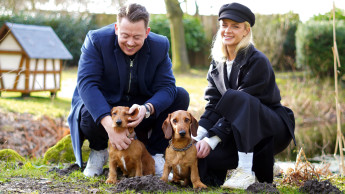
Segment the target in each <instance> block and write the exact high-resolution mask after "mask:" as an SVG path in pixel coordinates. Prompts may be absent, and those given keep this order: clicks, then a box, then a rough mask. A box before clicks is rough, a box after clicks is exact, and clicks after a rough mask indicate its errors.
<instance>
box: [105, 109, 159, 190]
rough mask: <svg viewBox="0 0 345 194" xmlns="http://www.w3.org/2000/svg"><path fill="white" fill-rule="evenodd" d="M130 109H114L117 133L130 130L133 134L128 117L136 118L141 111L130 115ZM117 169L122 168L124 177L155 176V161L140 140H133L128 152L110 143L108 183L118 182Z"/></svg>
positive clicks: (112, 112) (113, 116)
mask: <svg viewBox="0 0 345 194" xmlns="http://www.w3.org/2000/svg"><path fill="white" fill-rule="evenodd" d="M128 111H129V107H124V106H117V107H114V108H112V110H111V117H112V120H113V127H114V130H115V131H123V130H126V129H128V131H129V133H133V131H134V129H133V128H128V127H127V123H128V117H130V116H132V117H135V116H136V115H137V114H138V113H139V111H138V109H137V110H135V111H134V113H133V114H129V112H128ZM117 167H120V168H121V170H122V172H123V175H125V176H128V177H134V176H143V175H150V174H152V175H155V161H154V160H153V158H152V156H151V154H150V153H149V152H148V151H147V149H146V147H145V145H144V144H143V143H142V142H140V141H139V140H132V143H131V144H130V145H129V147H128V148H127V149H126V150H118V149H116V148H115V147H114V146H112V145H110V143H109V176H108V179H107V181H106V183H113V184H115V183H116V182H117V172H116V170H117Z"/></svg>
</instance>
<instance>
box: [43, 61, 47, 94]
mask: <svg viewBox="0 0 345 194" xmlns="http://www.w3.org/2000/svg"><path fill="white" fill-rule="evenodd" d="M43 70H44V74H43V89H46V88H47V87H46V81H47V59H44V65H43Z"/></svg>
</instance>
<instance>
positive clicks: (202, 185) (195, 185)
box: [193, 182, 207, 189]
mask: <svg viewBox="0 0 345 194" xmlns="http://www.w3.org/2000/svg"><path fill="white" fill-rule="evenodd" d="M206 188H207V186H206V185H205V184H204V183H202V182H198V183H194V184H193V189H206Z"/></svg>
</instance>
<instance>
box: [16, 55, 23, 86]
mask: <svg viewBox="0 0 345 194" xmlns="http://www.w3.org/2000/svg"><path fill="white" fill-rule="evenodd" d="M24 59H25V56H24V55H22V57H21V58H20V62H19V66H18V73H17V75H16V80H15V81H14V85H13V89H17V86H18V82H19V78H20V72H21V71H22V68H23V64H24Z"/></svg>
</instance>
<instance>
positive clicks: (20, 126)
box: [0, 108, 69, 158]
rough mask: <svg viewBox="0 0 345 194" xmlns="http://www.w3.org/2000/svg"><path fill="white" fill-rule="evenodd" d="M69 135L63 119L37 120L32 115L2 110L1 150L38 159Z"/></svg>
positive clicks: (0, 124)
mask: <svg viewBox="0 0 345 194" xmlns="http://www.w3.org/2000/svg"><path fill="white" fill-rule="evenodd" d="M68 133H69V128H68V127H67V125H66V123H65V121H64V119H63V118H57V119H52V118H50V117H48V116H42V117H40V118H36V117H35V116H34V115H32V114H27V113H22V114H21V113H14V112H5V111H3V110H2V109H1V108H0V149H12V150H15V151H16V152H17V153H18V154H19V155H21V156H24V157H29V158H31V157H36V158H38V157H42V156H43V155H44V153H45V152H46V151H47V150H48V149H49V148H50V147H52V146H53V145H55V144H56V143H57V142H58V141H59V140H60V139H61V138H62V137H64V136H65V135H66V134H68Z"/></svg>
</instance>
